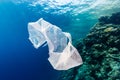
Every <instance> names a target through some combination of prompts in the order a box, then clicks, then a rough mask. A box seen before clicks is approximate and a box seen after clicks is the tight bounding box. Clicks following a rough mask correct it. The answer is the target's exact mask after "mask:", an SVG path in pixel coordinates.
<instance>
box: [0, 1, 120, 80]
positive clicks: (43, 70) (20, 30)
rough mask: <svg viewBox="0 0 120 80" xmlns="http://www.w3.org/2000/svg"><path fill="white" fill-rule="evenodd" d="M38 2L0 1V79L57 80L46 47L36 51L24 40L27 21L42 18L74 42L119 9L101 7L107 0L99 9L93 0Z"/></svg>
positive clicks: (57, 74)
mask: <svg viewBox="0 0 120 80" xmlns="http://www.w3.org/2000/svg"><path fill="white" fill-rule="evenodd" d="M41 1H42V2H37V1H27V0H20V1H17V0H11V1H7V0H6V1H5V0H4V1H0V80H57V77H59V72H60V71H56V70H54V69H53V68H52V66H51V65H50V63H49V62H48V60H47V58H48V47H43V48H39V49H37V50H36V49H35V48H34V47H33V46H32V44H31V43H30V41H29V40H28V36H29V35H28V30H27V24H28V22H34V21H37V20H38V19H39V18H44V19H45V20H46V21H49V22H50V23H52V24H54V25H57V26H59V27H60V28H61V29H62V30H63V31H65V32H70V33H71V35H72V37H73V41H75V40H77V39H81V38H83V37H85V35H86V34H87V33H88V32H89V30H90V28H91V27H92V26H93V25H94V24H95V23H96V22H97V18H98V17H100V16H101V15H104V14H110V13H112V12H116V11H118V9H119V6H115V7H114V6H108V8H109V9H107V8H105V6H106V5H107V0H106V4H102V7H101V6H97V5H98V4H97V2H96V1H97V0H93V2H92V1H91V0H82V1H84V4H81V5H79V3H78V4H76V3H75V1H76V0H75V1H74V0H73V1H74V2H73V3H74V5H71V4H72V3H71V4H70V3H69V2H62V0H61V2H56V4H54V2H53V1H54V0H51V1H52V2H53V3H50V1H48V4H47V3H46V1H47V0H41ZM58 1H59V0H58ZM65 1H66V0H65ZM68 1H70V0H68ZM58 3H59V4H58ZM88 3H90V4H88ZM98 3H100V2H98ZM117 3H118V2H116V3H114V4H113V5H116V4H117ZM95 4H97V5H95ZM100 4H101V3H100ZM109 4H110V3H109ZM92 5H94V6H92ZM81 7H82V8H81ZM96 8H98V9H96ZM99 8H101V9H99ZM104 8H105V9H104ZM102 9H104V10H102ZM98 10H99V11H98ZM106 12H108V13H106Z"/></svg>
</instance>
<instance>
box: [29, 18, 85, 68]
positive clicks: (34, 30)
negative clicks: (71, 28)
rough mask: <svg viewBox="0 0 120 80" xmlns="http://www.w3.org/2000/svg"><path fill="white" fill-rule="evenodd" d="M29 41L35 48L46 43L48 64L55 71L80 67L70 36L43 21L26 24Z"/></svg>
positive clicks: (78, 56)
mask: <svg viewBox="0 0 120 80" xmlns="http://www.w3.org/2000/svg"><path fill="white" fill-rule="evenodd" d="M28 32H29V40H30V41H31V42H32V44H33V45H34V47H35V48H39V47H40V46H43V45H44V44H45V42H47V44H48V47H49V58H48V60H49V62H50V63H51V65H52V66H53V68H54V69H56V70H68V69H70V68H73V67H75V66H79V65H81V64H82V63H83V62H82V58H81V56H80V54H79V53H78V51H77V49H76V48H75V47H74V46H73V45H72V41H71V35H70V34H69V33H67V32H63V31H62V30H61V29H60V28H59V27H57V26H55V25H52V24H51V23H49V22H47V21H45V20H44V19H42V18H41V19H39V20H38V21H36V22H30V23H28Z"/></svg>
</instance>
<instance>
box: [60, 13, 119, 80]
mask: <svg viewBox="0 0 120 80" xmlns="http://www.w3.org/2000/svg"><path fill="white" fill-rule="evenodd" d="M116 16H118V17H116ZM105 18H106V19H103V17H102V18H101V19H103V20H101V21H103V22H104V23H103V22H102V24H101V21H100V22H98V23H97V24H96V25H95V26H94V27H92V28H91V30H90V32H89V34H88V35H87V36H86V37H85V38H84V39H83V42H79V43H77V44H76V48H77V49H78V51H79V52H80V53H81V56H82V59H83V61H84V63H83V65H82V66H78V67H76V68H74V69H71V70H68V71H65V72H63V73H62V75H61V77H60V80H120V24H119V22H120V21H119V22H118V20H119V19H120V17H119V13H114V14H113V15H112V16H110V21H111V22H109V20H107V18H108V17H105Z"/></svg>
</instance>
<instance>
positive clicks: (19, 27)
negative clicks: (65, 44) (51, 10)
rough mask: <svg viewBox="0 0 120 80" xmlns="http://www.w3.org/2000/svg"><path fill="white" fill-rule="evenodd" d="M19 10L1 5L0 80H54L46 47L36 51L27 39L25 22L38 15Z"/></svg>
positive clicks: (54, 76) (54, 75)
mask: <svg viewBox="0 0 120 80" xmlns="http://www.w3.org/2000/svg"><path fill="white" fill-rule="evenodd" d="M19 7H20V8H19ZM19 7H18V6H16V5H14V4H12V3H10V2H4V3H0V18H1V19H0V80H54V79H56V76H57V74H58V73H57V72H58V71H56V70H54V69H53V68H52V66H51V65H50V63H49V62H48V60H47V58H48V47H44V48H39V49H37V50H36V49H35V48H34V47H33V46H32V44H31V42H30V41H29V40H28V30H27V24H28V22H30V21H36V20H37V19H39V18H40V17H41V16H36V15H34V13H32V12H30V11H27V9H25V7H24V5H22V6H19Z"/></svg>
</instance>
